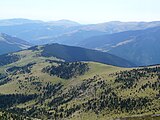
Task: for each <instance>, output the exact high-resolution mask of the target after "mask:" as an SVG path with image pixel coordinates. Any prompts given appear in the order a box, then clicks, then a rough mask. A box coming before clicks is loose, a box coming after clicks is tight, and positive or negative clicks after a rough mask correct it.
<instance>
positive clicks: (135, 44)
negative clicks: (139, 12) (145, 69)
mask: <svg viewBox="0 0 160 120" xmlns="http://www.w3.org/2000/svg"><path fill="white" fill-rule="evenodd" d="M159 33H160V27H154V28H148V29H145V30H135V31H126V32H120V33H115V34H110V35H101V36H95V37H91V38H88V39H86V40H84V41H82V42H81V43H79V46H82V47H86V48H90V49H97V50H101V51H106V52H108V53H111V54H114V55H116V56H119V57H122V58H125V59H127V60H129V61H131V62H133V63H135V64H137V65H140V66H141V65H142V66H143V65H151V64H159V61H160V54H159V50H160V46H159V44H160V35H159Z"/></svg>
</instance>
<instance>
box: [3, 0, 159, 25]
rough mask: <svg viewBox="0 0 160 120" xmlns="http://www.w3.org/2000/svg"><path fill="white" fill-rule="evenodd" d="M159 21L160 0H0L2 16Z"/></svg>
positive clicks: (81, 21)
mask: <svg viewBox="0 0 160 120" xmlns="http://www.w3.org/2000/svg"><path fill="white" fill-rule="evenodd" d="M6 18H29V19H40V20H45V21H48V20H59V19H69V20H74V21H77V22H80V23H99V22H107V21H158V20H160V0H0V19H6Z"/></svg>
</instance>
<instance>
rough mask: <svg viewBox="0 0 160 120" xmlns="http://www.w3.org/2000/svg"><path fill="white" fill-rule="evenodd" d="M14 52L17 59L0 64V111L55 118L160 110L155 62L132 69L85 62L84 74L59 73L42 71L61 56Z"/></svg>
mask: <svg viewBox="0 0 160 120" xmlns="http://www.w3.org/2000/svg"><path fill="white" fill-rule="evenodd" d="M14 55H17V56H19V58H20V59H19V60H17V61H16V62H15V61H13V63H10V64H5V65H3V66H1V67H0V73H1V74H0V101H1V104H0V111H2V110H5V112H6V113H8V114H9V113H13V114H16V115H23V116H26V117H28V118H31V119H56V120H57V119H71V120H92V119H97V120H107V119H108V120H110V119H118V118H120V119H122V120H123V118H124V119H127V120H132V119H134V118H128V117H130V116H133V117H135V116H145V117H146V119H147V118H148V119H150V118H155V117H153V116H148V115H153V114H154V115H155V114H160V86H159V85H160V83H159V68H158V67H157V68H156V67H155V66H153V67H151V68H156V69H143V68H139V69H138V70H137V69H134V70H133V68H121V67H115V66H111V65H106V64H102V63H97V62H85V63H87V64H88V67H89V70H88V71H86V72H85V73H84V74H83V75H77V76H74V77H72V78H69V79H63V78H60V77H57V76H56V75H50V74H48V73H47V72H43V71H42V69H43V68H46V67H47V66H59V64H61V62H62V63H63V62H64V61H63V60H61V59H58V58H55V57H42V56H41V51H32V50H25V51H20V52H17V53H14ZM49 61H50V62H49ZM15 66H16V67H15ZM146 71H147V72H146ZM59 72H63V70H62V71H61V70H60V71H59ZM15 94H16V96H15ZM5 95H7V96H5ZM4 97H5V100H4ZM6 98H7V100H6ZM15 99H16V100H15ZM14 100H15V101H14ZM2 103H3V104H2ZM141 118H142V117H141ZM141 118H139V117H136V118H135V119H137V120H139V119H141ZM156 119H158V117H157V118H156Z"/></svg>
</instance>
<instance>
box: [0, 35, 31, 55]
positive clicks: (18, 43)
mask: <svg viewBox="0 0 160 120" xmlns="http://www.w3.org/2000/svg"><path fill="white" fill-rule="evenodd" d="M0 46H1V47H0V54H6V53H10V52H15V51H18V50H22V49H27V48H29V47H31V44H30V43H28V42H26V41H24V40H22V39H19V38H16V37H12V36H9V35H7V34H5V33H0Z"/></svg>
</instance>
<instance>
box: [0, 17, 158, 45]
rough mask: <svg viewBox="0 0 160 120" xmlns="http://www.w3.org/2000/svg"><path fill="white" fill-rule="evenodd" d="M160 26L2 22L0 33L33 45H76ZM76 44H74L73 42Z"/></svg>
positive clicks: (34, 21) (111, 23)
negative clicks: (94, 37) (104, 35)
mask: <svg viewBox="0 0 160 120" xmlns="http://www.w3.org/2000/svg"><path fill="white" fill-rule="evenodd" d="M156 26H160V22H159V21H155V22H119V21H113V22H106V23H100V24H89V25H83V24H79V23H77V22H74V21H69V20H59V21H49V22H43V21H39V20H28V19H7V20H1V24H0V32H2V33H6V34H9V35H12V36H15V37H18V38H21V39H24V40H26V41H28V42H30V43H32V44H46V43H64V44H67V45H70V44H71V43H72V45H76V44H77V43H79V42H80V41H83V40H85V39H87V38H89V37H93V36H96V35H102V34H113V33H118V32H123V31H129V30H142V29H147V28H151V27H156ZM73 40H74V41H75V42H72V41H73Z"/></svg>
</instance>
